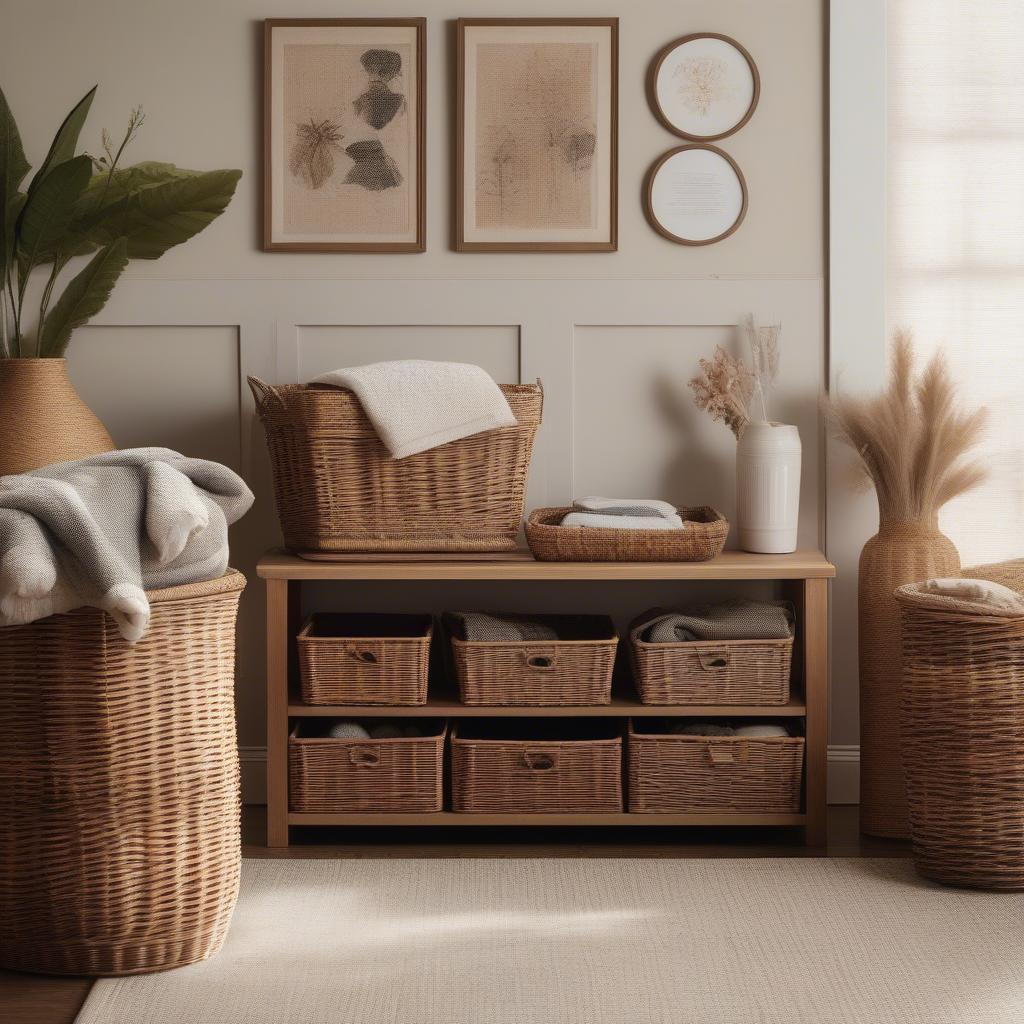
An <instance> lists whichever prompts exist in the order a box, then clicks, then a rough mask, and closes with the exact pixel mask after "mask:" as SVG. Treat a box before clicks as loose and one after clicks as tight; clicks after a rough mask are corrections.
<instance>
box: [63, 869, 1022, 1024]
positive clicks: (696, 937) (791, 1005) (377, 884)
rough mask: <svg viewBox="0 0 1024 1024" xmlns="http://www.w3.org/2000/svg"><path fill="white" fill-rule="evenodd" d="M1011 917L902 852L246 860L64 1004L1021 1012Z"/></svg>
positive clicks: (295, 1014) (189, 1022) (259, 1010)
mask: <svg viewBox="0 0 1024 1024" xmlns="http://www.w3.org/2000/svg"><path fill="white" fill-rule="evenodd" d="M1022 922H1024V897H1021V896H1005V895H1004V896H1000V895H993V894H984V893H975V892H967V891H958V890H952V889H942V888H939V887H937V886H931V885H929V884H927V883H923V882H920V881H918V880H917V879H916V878H915V876H914V874H913V871H912V868H911V866H910V864H909V862H907V861H899V860H824V859H789V860H781V859H773V860H649V859H643V860H595V859H586V860H563V859H559V860H342V861H325V860H304V861H300V860H289V861H275V860H251V861H246V862H245V870H244V875H243V885H242V897H241V901H240V903H239V906H238V910H237V911H236V913H235V919H234V922H233V924H232V928H231V934H230V935H229V937H228V941H227V945H226V946H225V948H224V950H223V951H222V952H221V953H220V954H219V955H218V956H217V957H216V958H215V959H213V960H211V961H210V962H208V963H205V964H200V965H196V966H194V967H186V968H183V969H181V970H178V971H172V972H169V973H166V974H162V975H152V976H149V977H143V978H131V979H124V980H111V981H101V982H99V983H98V984H97V985H96V986H95V988H94V989H93V992H92V994H91V995H90V997H89V999H88V1001H87V1003H86V1005H85V1007H84V1009H83V1010H82V1013H81V1016H80V1017H79V1024H384V1022H387V1024H434V1022H437V1024H612V1022H614V1024H647V1022H652V1024H653V1022H657V1024H689V1022H694V1024H776V1022H779V1024H782V1022H785V1024H845V1022H850V1024H888V1022H894V1024H895V1022H898V1024H945V1022H950V1024H952V1022H955V1024H983V1022H984V1024H993V1022H998V1024H1004V1022H1006V1024H1009V1022H1014V1024H1020V1022H1021V1021H1024V923H1022Z"/></svg>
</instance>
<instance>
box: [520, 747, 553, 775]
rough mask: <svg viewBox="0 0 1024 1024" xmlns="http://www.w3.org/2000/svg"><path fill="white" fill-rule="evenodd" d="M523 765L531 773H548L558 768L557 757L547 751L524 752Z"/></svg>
mask: <svg viewBox="0 0 1024 1024" xmlns="http://www.w3.org/2000/svg"><path fill="white" fill-rule="evenodd" d="M523 764H525V765H526V767H527V768H529V769H530V771H531V772H549V771H551V770H552V769H553V768H557V767H558V755H557V754H555V753H554V752H553V751H547V750H524V751H523Z"/></svg>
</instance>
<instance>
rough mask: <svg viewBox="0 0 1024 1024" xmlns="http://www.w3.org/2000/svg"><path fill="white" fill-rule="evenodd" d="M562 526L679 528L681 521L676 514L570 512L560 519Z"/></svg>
mask: <svg viewBox="0 0 1024 1024" xmlns="http://www.w3.org/2000/svg"><path fill="white" fill-rule="evenodd" d="M562 526H588V527H596V528H597V529H600V530H681V529H683V521H682V519H680V518H679V516H677V515H673V516H672V517H671V518H663V517H662V516H625V515H611V514H605V513H601V512H570V513H569V514H568V515H566V516H565V518H564V519H563V520H562Z"/></svg>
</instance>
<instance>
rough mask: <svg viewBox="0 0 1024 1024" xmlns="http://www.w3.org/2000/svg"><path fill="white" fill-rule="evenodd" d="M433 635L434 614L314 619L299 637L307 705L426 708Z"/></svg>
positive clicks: (301, 675)
mask: <svg viewBox="0 0 1024 1024" xmlns="http://www.w3.org/2000/svg"><path fill="white" fill-rule="evenodd" d="M389 634H390V635H389ZM432 634H433V623H432V621H431V618H430V616H429V615H385V614H381V615H374V614H366V613H356V614H318V615H312V616H310V618H309V620H308V621H307V622H306V624H305V625H304V626H303V627H302V630H301V631H300V632H299V635H298V636H297V637H296V638H295V644H296V646H297V647H298V651H299V678H300V690H301V694H302V700H303V702H304V703H306V704H395V705H414V704H426V702H427V679H428V675H429V671H430V640H431V636H432Z"/></svg>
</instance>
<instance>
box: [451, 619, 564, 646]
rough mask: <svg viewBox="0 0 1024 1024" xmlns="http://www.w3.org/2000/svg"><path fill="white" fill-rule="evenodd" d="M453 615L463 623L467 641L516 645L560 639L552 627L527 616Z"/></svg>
mask: <svg viewBox="0 0 1024 1024" xmlns="http://www.w3.org/2000/svg"><path fill="white" fill-rule="evenodd" d="M452 614H453V615H454V616H455V618H456V619H458V620H459V621H460V622H461V623H462V628H463V629H464V630H465V631H466V639H467V640H475V641H479V642H482V643H506V644H514V643H524V642H529V641H532V640H557V639H558V633H557V632H556V631H555V630H554V629H553V628H552V627H551V626H549V625H547V624H546V623H544V622H538V621H537V620H536V619H530V618H529V617H528V616H525V615H489V614H487V613H486V612H453V613H452Z"/></svg>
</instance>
